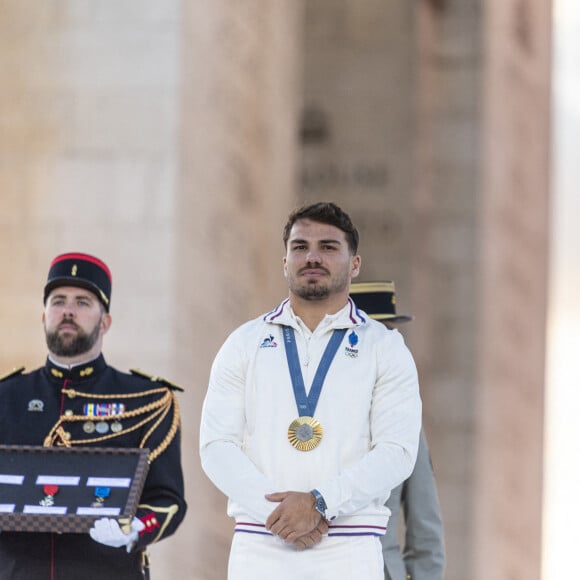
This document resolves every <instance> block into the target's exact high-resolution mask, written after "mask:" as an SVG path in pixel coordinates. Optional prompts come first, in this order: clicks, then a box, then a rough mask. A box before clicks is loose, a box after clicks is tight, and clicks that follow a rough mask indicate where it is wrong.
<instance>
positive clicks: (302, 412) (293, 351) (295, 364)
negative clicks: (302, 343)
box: [282, 326, 346, 417]
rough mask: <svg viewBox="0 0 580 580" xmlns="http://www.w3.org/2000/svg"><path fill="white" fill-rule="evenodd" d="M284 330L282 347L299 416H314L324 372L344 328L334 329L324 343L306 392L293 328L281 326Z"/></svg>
mask: <svg viewBox="0 0 580 580" xmlns="http://www.w3.org/2000/svg"><path fill="white" fill-rule="evenodd" d="M282 328H283V332H284V347H285V348H286V359H287V360H288V370H289V371H290V378H291V379H292V388H293V389H294V398H295V399H296V406H297V407H298V416H299V417H304V416H306V417H314V411H315V410H316V405H317V404H318V398H319V397H320V392H321V391H322V384H323V383H324V379H325V378H326V373H327V372H328V369H329V368H330V364H331V363H332V359H334V355H335V354H336V351H337V350H338V347H339V346H340V343H341V342H342V339H343V337H344V335H345V333H346V328H341V329H338V330H335V331H334V332H333V333H332V336H331V337H330V340H329V341H328V344H327V345H326V349H325V350H324V354H323V355H322V359H321V360H320V363H319V365H318V368H317V369H316V374H315V375H314V380H313V381H312V386H311V387H310V392H309V393H308V395H307V394H306V387H305V386H304V378H303V377H302V370H301V369H300V359H299V358H298V349H297V348H296V338H295V336H294V329H293V328H292V327H290V326H283V327H282Z"/></svg>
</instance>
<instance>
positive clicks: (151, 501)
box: [134, 398, 187, 550]
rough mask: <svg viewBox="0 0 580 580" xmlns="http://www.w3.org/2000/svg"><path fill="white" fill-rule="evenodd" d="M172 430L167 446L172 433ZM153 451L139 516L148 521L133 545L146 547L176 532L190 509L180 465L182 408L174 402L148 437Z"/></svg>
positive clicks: (141, 547) (144, 521) (148, 444)
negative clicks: (180, 417)
mask: <svg viewBox="0 0 580 580" xmlns="http://www.w3.org/2000/svg"><path fill="white" fill-rule="evenodd" d="M172 434H173V438H172V439H171V440H170V442H169V444H168V445H167V447H165V445H166V444H167V442H168V441H169V437H170V436H171V435H172ZM146 446H147V447H149V448H150V449H151V450H152V452H153V454H155V453H156V450H157V452H159V455H157V456H155V455H153V457H154V458H153V461H152V462H151V464H150V466H149V471H148V473H147V478H146V480H145V486H144V488H143V492H142V494H141V498H140V501H139V506H138V509H137V514H136V517H137V518H138V519H140V520H141V521H142V522H143V523H144V524H145V529H144V530H143V531H142V532H141V533H140V536H139V540H138V542H137V544H136V546H135V547H134V549H137V550H139V549H143V548H144V547H145V546H147V545H148V544H151V543H154V542H158V541H159V540H162V539H163V538H166V537H168V536H170V535H171V534H173V533H174V532H175V531H176V530H177V528H178V526H179V525H180V524H181V522H182V521H183V518H184V517H185V513H186V510H187V504H186V501H185V493H184V484H183V472H182V467H181V431H180V428H179V409H178V407H177V402H176V400H175V398H174V400H173V404H172V406H171V408H170V410H169V412H168V413H167V415H166V416H165V417H164V419H163V421H162V422H161V423H160V425H159V426H158V427H157V428H156V429H155V431H154V432H153V433H152V435H151V437H150V438H149V439H148V440H147V442H146Z"/></svg>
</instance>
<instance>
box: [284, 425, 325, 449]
mask: <svg viewBox="0 0 580 580" xmlns="http://www.w3.org/2000/svg"><path fill="white" fill-rule="evenodd" d="M288 441H290V443H291V444H292V447H294V449H298V451H312V450H313V449H314V448H315V447H318V444H319V443H320V442H321V441H322V425H321V424H320V423H319V422H318V421H317V420H316V419H315V418H314V417H298V419H294V421H292V423H290V427H288Z"/></svg>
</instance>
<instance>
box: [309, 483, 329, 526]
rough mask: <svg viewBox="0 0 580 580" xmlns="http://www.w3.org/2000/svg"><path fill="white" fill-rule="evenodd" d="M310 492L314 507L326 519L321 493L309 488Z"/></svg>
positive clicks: (324, 504)
mask: <svg viewBox="0 0 580 580" xmlns="http://www.w3.org/2000/svg"><path fill="white" fill-rule="evenodd" d="M310 493H311V494H312V495H313V496H314V509H315V510H316V511H317V512H318V513H319V514H320V515H321V516H322V517H323V518H324V519H326V502H325V501H324V498H323V497H322V494H321V493H320V492H319V491H318V490H317V489H312V490H310Z"/></svg>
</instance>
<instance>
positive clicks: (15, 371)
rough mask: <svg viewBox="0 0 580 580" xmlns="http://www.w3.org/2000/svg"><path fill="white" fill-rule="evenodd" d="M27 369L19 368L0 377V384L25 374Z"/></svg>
mask: <svg viewBox="0 0 580 580" xmlns="http://www.w3.org/2000/svg"><path fill="white" fill-rule="evenodd" d="M25 368H26V367H18V368H16V369H12V370H11V371H10V372H9V373H6V374H5V375H2V376H1V377H0V383H1V382H2V381H5V380H6V379H9V378H10V377H15V376H16V375H21V374H22V373H23V372H24V369H25Z"/></svg>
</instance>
